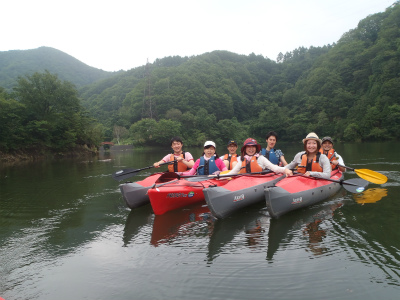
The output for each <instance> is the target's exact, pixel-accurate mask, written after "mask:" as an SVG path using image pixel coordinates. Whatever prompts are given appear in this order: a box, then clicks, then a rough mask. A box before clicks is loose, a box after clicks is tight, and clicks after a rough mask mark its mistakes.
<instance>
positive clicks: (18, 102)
mask: <svg viewBox="0 0 400 300" xmlns="http://www.w3.org/2000/svg"><path fill="white" fill-rule="evenodd" d="M0 127H1V133H0V150H1V151H12V150H20V149H25V150H29V149H35V150H44V149H49V150H52V151H60V152H63V151H66V150H70V149H73V148H75V146H76V145H86V146H88V147H91V146H94V145H98V144H99V142H100V141H101V139H102V135H103V129H102V125H100V124H97V123H95V122H93V120H92V119H91V118H89V116H88V115H87V113H86V112H85V111H84V110H83V108H82V106H81V104H80V100H79V98H78V95H77V90H76V88H75V87H74V86H73V85H72V84H71V83H69V82H67V81H64V82H62V81H61V80H59V79H58V77H57V75H53V74H50V73H49V72H48V71H46V72H44V73H34V74H33V75H31V76H26V77H20V78H19V79H18V84H17V86H16V87H15V88H14V93H13V94H12V95H10V94H8V93H7V92H6V91H5V90H4V89H1V90H0Z"/></svg>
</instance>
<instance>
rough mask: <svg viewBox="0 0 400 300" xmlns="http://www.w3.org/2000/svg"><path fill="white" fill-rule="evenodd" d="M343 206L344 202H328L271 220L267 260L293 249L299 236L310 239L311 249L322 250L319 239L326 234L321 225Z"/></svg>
mask: <svg viewBox="0 0 400 300" xmlns="http://www.w3.org/2000/svg"><path fill="white" fill-rule="evenodd" d="M342 206H343V203H342V201H337V200H334V201H327V202H323V203H321V204H317V205H313V206H312V207H309V208H307V209H303V210H299V211H297V212H296V213H295V214H286V215H284V216H282V217H280V218H279V219H271V221H270V226H269V231H268V251H267V259H269V260H271V259H272V258H273V256H274V255H275V253H276V252H277V251H278V250H280V251H282V252H283V251H285V250H286V248H288V247H293V242H292V239H293V238H294V237H295V236H297V235H299V234H301V235H307V236H308V237H309V246H310V248H311V247H313V249H317V248H318V247H319V248H321V247H322V246H321V241H318V237H321V238H322V237H324V236H325V235H326V232H323V230H322V229H321V228H320V227H319V224H321V223H322V222H323V221H326V220H329V219H331V218H332V216H333V215H334V212H335V210H336V209H338V208H339V207H342ZM300 232H301V233H300Z"/></svg>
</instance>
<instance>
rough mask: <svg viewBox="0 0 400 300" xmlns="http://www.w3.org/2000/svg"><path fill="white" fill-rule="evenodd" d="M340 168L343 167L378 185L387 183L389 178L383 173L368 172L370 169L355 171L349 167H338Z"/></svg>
mask: <svg viewBox="0 0 400 300" xmlns="http://www.w3.org/2000/svg"><path fill="white" fill-rule="evenodd" d="M338 166H339V167H343V168H346V169H349V170H352V171H354V172H356V174H357V175H358V176H360V177H361V178H363V179H365V180H368V181H369V182H372V183H376V184H384V183H386V181H387V177H386V176H385V175H383V174H381V173H378V172H375V171H372V170H368V169H353V168H350V167H347V166H342V165H338Z"/></svg>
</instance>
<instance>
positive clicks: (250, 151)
mask: <svg viewBox="0 0 400 300" xmlns="http://www.w3.org/2000/svg"><path fill="white" fill-rule="evenodd" d="M256 149H257V147H256V146H246V154H247V155H249V156H253V155H254V154H256Z"/></svg>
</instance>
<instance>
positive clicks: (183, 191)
mask: <svg viewBox="0 0 400 300" xmlns="http://www.w3.org/2000/svg"><path fill="white" fill-rule="evenodd" d="M201 179H203V180H201ZM200 180H201V181H200ZM229 181H230V179H216V178H212V179H211V178H210V179H206V180H204V177H202V178H196V177H193V178H185V179H183V178H182V179H179V180H172V181H170V182H168V183H164V184H161V185H158V186H157V185H156V186H155V187H154V188H151V189H149V190H148V196H149V199H150V203H151V207H152V208H153V211H154V213H155V214H156V215H162V214H164V213H166V212H168V211H171V210H174V209H177V208H180V207H184V206H187V205H190V204H193V203H198V202H201V201H204V194H203V189H205V188H208V187H212V186H221V185H225V184H226V183H228V182H229Z"/></svg>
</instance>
